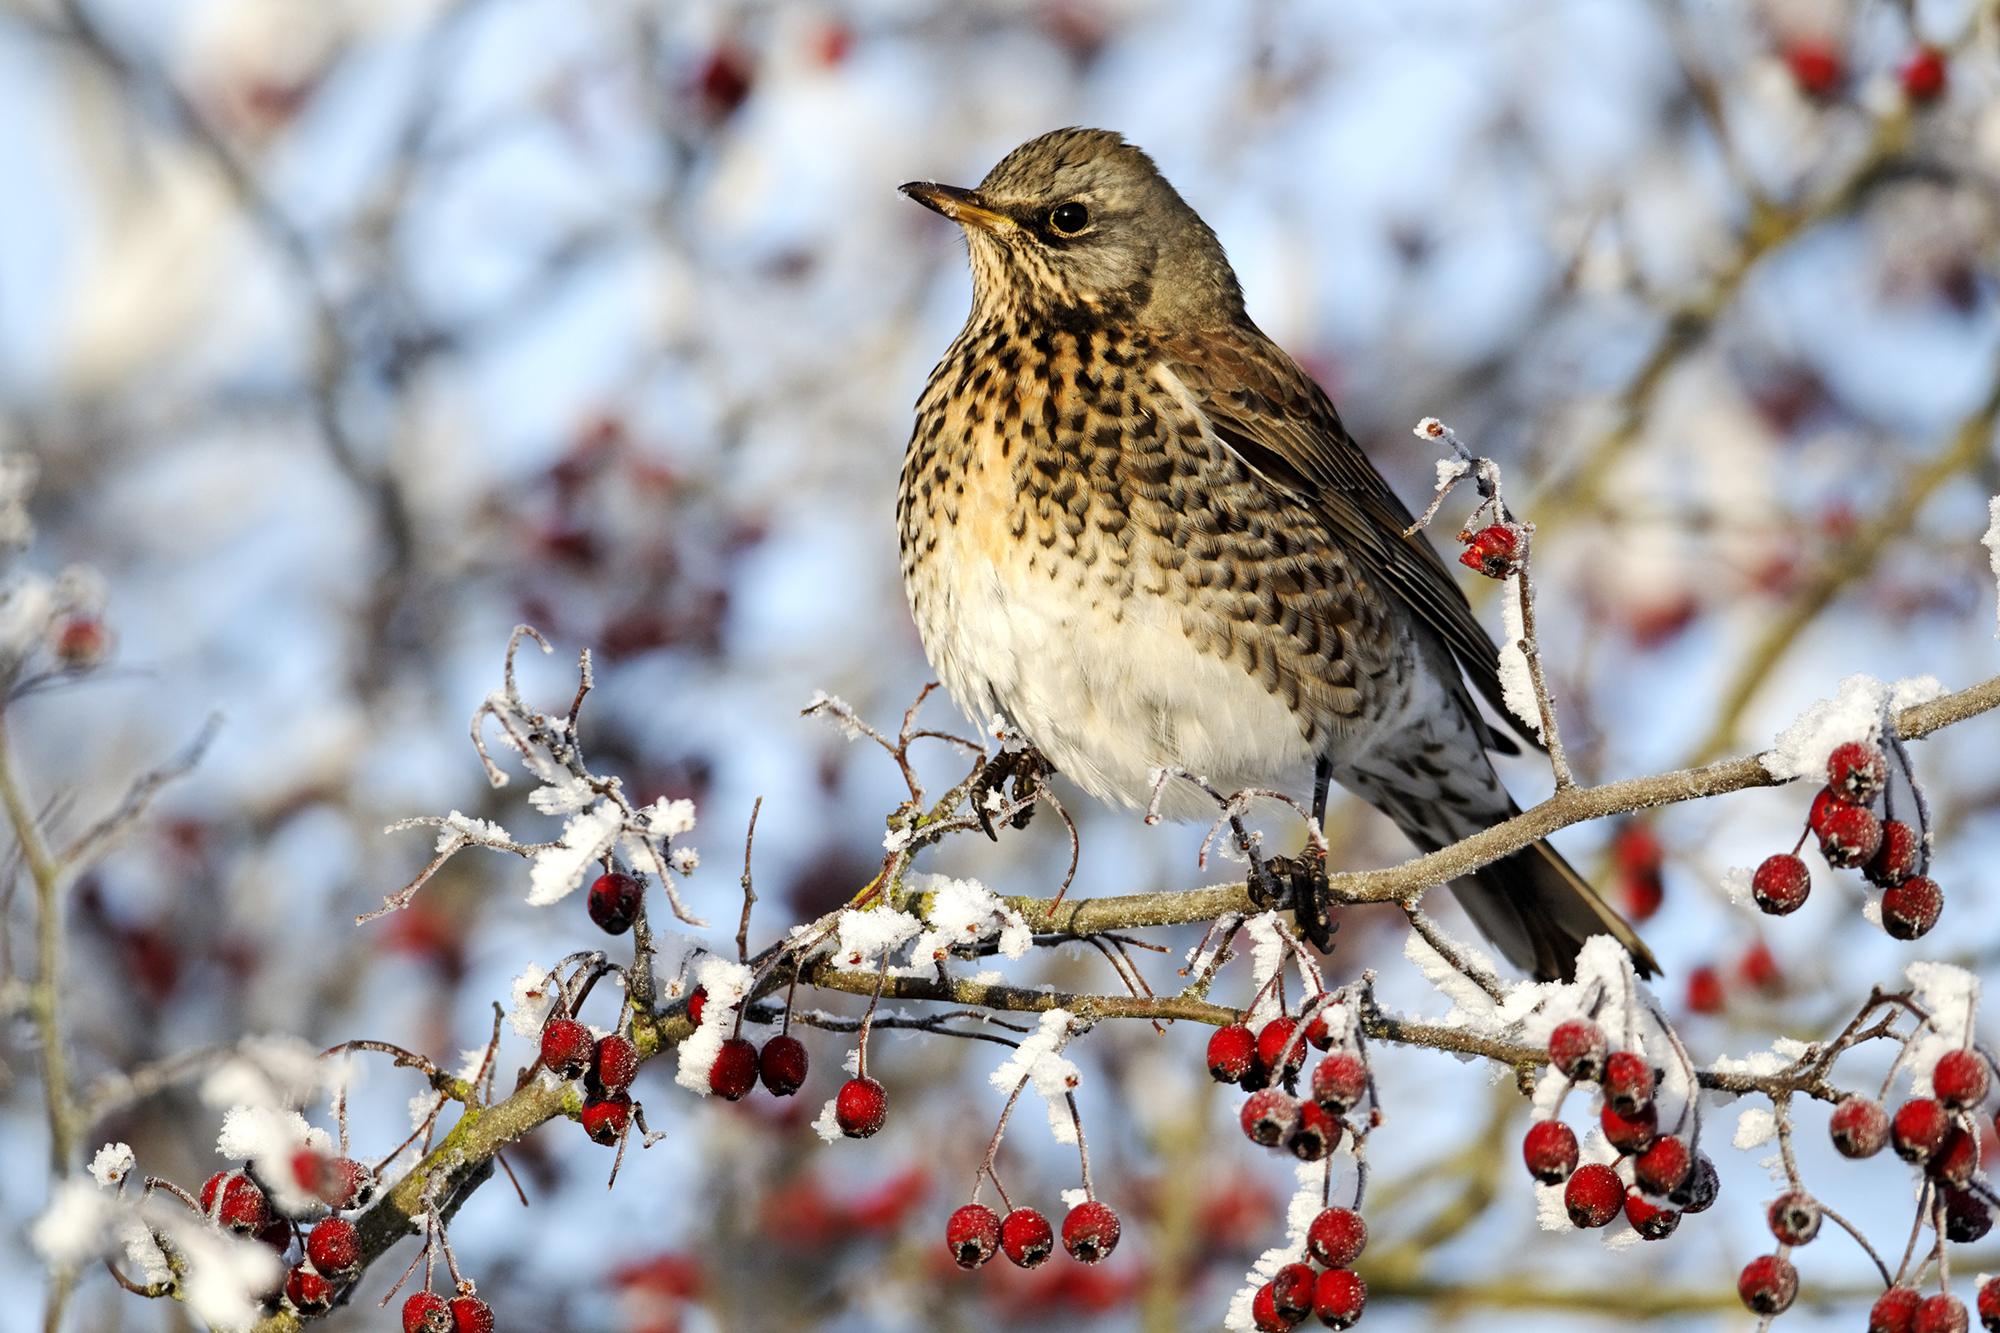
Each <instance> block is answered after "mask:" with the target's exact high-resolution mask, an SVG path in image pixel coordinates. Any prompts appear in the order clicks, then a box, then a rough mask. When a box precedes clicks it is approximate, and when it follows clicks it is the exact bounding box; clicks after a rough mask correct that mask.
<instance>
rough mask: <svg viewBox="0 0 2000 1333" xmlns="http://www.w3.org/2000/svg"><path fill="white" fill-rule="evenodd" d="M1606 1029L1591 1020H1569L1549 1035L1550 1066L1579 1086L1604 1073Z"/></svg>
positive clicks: (1557, 1026)
mask: <svg viewBox="0 0 2000 1333" xmlns="http://www.w3.org/2000/svg"><path fill="white" fill-rule="evenodd" d="M1606 1049H1607V1043H1606V1042H1605V1040H1604V1029H1603V1028H1601V1027H1599V1026H1597V1024H1595V1023H1593V1022H1591V1021H1590V1020H1589V1019H1587V1018H1571V1019H1565V1020H1564V1021H1563V1022H1561V1023H1558V1024H1556V1028H1555V1031H1553V1032H1551V1033H1549V1063H1551V1064H1553V1065H1554V1066H1555V1067H1556V1068H1557V1069H1559V1070H1561V1071H1562V1072H1563V1074H1565V1075H1566V1076H1568V1077H1569V1078H1570V1079H1571V1080H1573V1081H1575V1082H1577V1083H1589V1082H1591V1081H1592V1080H1594V1079H1596V1078H1597V1076H1598V1075H1599V1074H1601V1073H1603V1072H1604V1053H1605V1051H1606Z"/></svg>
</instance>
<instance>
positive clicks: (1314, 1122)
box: [1285, 1102, 1341, 1162]
mask: <svg viewBox="0 0 2000 1333" xmlns="http://www.w3.org/2000/svg"><path fill="white" fill-rule="evenodd" d="M1340 1135H1341V1124H1340V1121H1338V1120H1336V1119H1334V1118H1333V1117H1332V1116H1330V1115H1328V1114H1327V1112H1326V1108H1325V1107H1323V1106H1321V1105H1320V1104H1319V1103H1318V1102H1300V1103H1299V1118H1298V1123H1297V1124H1295V1125H1293V1126H1292V1132H1291V1133H1290V1134H1289V1135H1287V1136H1286V1138H1285V1146H1286V1147H1287V1148H1290V1149H1291V1150H1292V1156H1294V1157H1296V1158H1298V1159H1299V1160H1300V1161H1302V1162H1317V1161H1321V1160H1324V1159H1325V1157H1326V1156H1327V1154H1328V1153H1331V1152H1332V1151H1333V1150H1334V1149H1335V1148H1338V1147H1339V1146H1340Z"/></svg>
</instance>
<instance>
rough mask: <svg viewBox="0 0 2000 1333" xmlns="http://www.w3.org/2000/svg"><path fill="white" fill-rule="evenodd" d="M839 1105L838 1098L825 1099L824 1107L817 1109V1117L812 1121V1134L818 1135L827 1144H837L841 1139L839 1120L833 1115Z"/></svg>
mask: <svg viewBox="0 0 2000 1333" xmlns="http://www.w3.org/2000/svg"><path fill="white" fill-rule="evenodd" d="M839 1103H840V1098H838V1097H829V1098H827V1099H826V1105H825V1106H822V1107H820V1108H819V1115H818V1116H816V1117H814V1119H813V1133H815V1134H817V1135H819V1136H820V1137H821V1138H823V1139H825V1140H826V1141H827V1142H828V1143H838V1142H840V1140H841V1138H842V1137H843V1132H842V1130H841V1128H840V1120H839V1118H838V1117H837V1116H836V1114H835V1111H836V1110H837V1109H838V1107H839Z"/></svg>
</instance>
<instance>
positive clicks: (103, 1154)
mask: <svg viewBox="0 0 2000 1333" xmlns="http://www.w3.org/2000/svg"><path fill="white" fill-rule="evenodd" d="M137 1162H138V1158H136V1157H135V1156H133V1154H132V1145H131V1144H129V1143H107V1144H105V1145H104V1146H103V1147H102V1148H99V1149H98V1150H97V1156H95V1157H93V1158H91V1159H90V1175H91V1179H93V1180H95V1181H96V1182H97V1183H98V1184H99V1185H102V1186H103V1187H104V1188H106V1189H110V1188H111V1187H112V1186H113V1185H116V1184H118V1183H119V1182H120V1181H122V1180H124V1179H125V1177H126V1176H128V1175H130V1174H131V1172H132V1168H133V1166H134V1165H135V1164H136V1163H137Z"/></svg>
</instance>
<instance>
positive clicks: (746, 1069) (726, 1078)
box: [708, 1037, 757, 1102]
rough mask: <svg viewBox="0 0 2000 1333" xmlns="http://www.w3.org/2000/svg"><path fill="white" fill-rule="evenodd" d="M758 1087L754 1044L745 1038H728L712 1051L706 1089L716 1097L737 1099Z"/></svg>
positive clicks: (739, 1099) (741, 1098)
mask: <svg viewBox="0 0 2000 1333" xmlns="http://www.w3.org/2000/svg"><path fill="white" fill-rule="evenodd" d="M756 1086H757V1043H756V1042H754V1041H751V1040H750V1039H749V1038H748V1037H731V1038H730V1039H729V1040H728V1041H725V1042H723V1043H722V1049H721V1050H719V1051H717V1052H716V1053H715V1063H714V1064H712V1065H710V1066H709V1067H708V1090H709V1091H710V1092H712V1093H714V1094H715V1095H716V1096H718V1097H726V1098H728V1099H729V1100H730V1101H732V1102H740V1101H742V1100H743V1099H744V1098H745V1097H747V1096H749V1095H750V1089H752V1088H754V1087H756Z"/></svg>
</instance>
